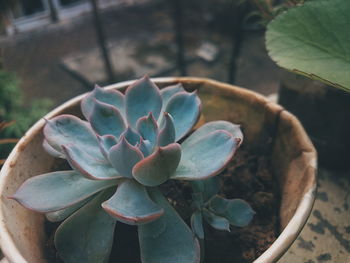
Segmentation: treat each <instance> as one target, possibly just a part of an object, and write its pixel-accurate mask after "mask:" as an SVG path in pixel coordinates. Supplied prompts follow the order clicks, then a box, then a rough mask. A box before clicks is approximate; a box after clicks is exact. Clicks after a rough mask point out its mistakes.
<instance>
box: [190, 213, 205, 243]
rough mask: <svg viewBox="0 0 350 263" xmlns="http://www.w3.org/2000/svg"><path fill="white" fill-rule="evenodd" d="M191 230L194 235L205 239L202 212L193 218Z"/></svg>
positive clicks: (195, 214)
mask: <svg viewBox="0 0 350 263" xmlns="http://www.w3.org/2000/svg"><path fill="white" fill-rule="evenodd" d="M191 228H192V231H193V233H194V234H195V235H196V236H197V237H198V238H200V239H204V229H203V216H202V213H201V211H198V210H197V211H195V212H194V213H193V214H192V216H191Z"/></svg>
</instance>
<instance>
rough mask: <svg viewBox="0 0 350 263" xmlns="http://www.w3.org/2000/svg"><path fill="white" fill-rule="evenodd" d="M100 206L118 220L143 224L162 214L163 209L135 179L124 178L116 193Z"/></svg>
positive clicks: (130, 223)
mask: <svg viewBox="0 0 350 263" xmlns="http://www.w3.org/2000/svg"><path fill="white" fill-rule="evenodd" d="M102 207H103V208H104V209H105V210H106V211H107V212H108V213H109V214H110V215H112V216H113V217H115V218H116V219H118V220H119V221H121V222H123V223H125V224H129V225H138V224H145V223H148V222H151V221H153V220H156V219H157V218H159V217H160V216H161V215H163V213H164V210H163V208H161V207H160V206H159V205H158V204H156V203H155V202H153V201H152V200H151V198H150V197H149V195H148V193H147V191H146V188H145V187H144V186H142V185H141V184H139V183H138V182H136V181H135V180H130V179H125V180H124V181H122V182H121V183H120V185H119V186H118V189H117V191H116V193H115V194H114V195H113V196H112V197H111V198H110V199H109V200H107V201H106V202H104V203H103V204H102Z"/></svg>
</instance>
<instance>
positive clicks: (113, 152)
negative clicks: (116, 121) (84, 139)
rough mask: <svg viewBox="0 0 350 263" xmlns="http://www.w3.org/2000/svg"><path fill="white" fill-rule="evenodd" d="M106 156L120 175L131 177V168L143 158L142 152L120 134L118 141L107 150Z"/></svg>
mask: <svg viewBox="0 0 350 263" xmlns="http://www.w3.org/2000/svg"><path fill="white" fill-rule="evenodd" d="M108 158H109V161H110V163H111V164H112V166H113V167H114V168H115V169H116V170H117V172H118V173H119V174H120V175H121V176H123V177H128V178H132V168H133V167H134V165H135V164H136V163H138V162H139V161H141V160H142V159H143V154H142V152H141V151H140V150H139V149H138V148H137V147H136V146H133V145H131V144H130V143H128V142H127V141H126V139H125V137H124V136H121V138H120V141H119V143H118V144H117V145H114V146H113V147H112V148H111V149H110V150H109V154H108Z"/></svg>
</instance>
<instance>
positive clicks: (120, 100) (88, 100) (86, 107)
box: [80, 85, 125, 120]
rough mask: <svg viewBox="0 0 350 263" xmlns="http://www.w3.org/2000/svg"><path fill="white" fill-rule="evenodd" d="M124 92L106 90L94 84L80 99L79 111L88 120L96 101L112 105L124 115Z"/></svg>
mask: <svg viewBox="0 0 350 263" xmlns="http://www.w3.org/2000/svg"><path fill="white" fill-rule="evenodd" d="M124 100H125V99H124V94H122V93H121V92H120V91H118V90H108V89H104V88H101V87H99V86H98V85H95V88H94V90H93V91H92V92H90V93H88V94H87V95H86V96H85V97H84V98H83V99H82V101H81V105H80V106H81V111H82V113H83V115H84V117H85V118H86V119H87V120H88V119H89V118H90V115H91V113H92V111H93V108H94V105H95V103H96V101H98V102H103V103H106V104H108V105H112V106H114V107H115V108H117V109H118V110H119V112H120V113H121V114H122V115H124V111H125V109H124V108H125V106H124V104H125V102H124Z"/></svg>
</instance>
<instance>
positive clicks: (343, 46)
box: [266, 0, 350, 91]
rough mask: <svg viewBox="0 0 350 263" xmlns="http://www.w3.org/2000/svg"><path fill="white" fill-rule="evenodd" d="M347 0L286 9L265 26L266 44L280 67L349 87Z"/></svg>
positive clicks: (349, 15)
mask: <svg viewBox="0 0 350 263" xmlns="http://www.w3.org/2000/svg"><path fill="white" fill-rule="evenodd" d="M349 24H350V1H348V0H347V1H344V0H332V1H330V0H318V1H308V2H307V3H305V4H303V5H299V6H296V7H295V8H291V9H289V10H288V11H287V12H283V13H281V14H280V15H279V16H277V17H276V18H275V19H274V20H273V21H272V22H271V23H270V24H269V25H268V27H267V33H266V47H267V49H268V52H269V55H270V56H271V58H272V59H273V60H274V61H276V62H277V64H278V65H279V66H281V67H284V68H286V69H288V70H291V71H293V72H296V73H299V74H302V75H305V76H307V77H310V78H313V79H317V80H320V81H323V82H325V83H327V84H328V85H332V86H334V87H337V88H341V89H344V90H345V91H350V74H349V72H350V44H349V43H350V30H349Z"/></svg>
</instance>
